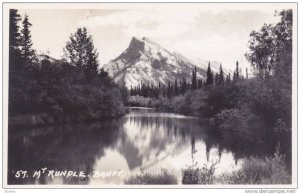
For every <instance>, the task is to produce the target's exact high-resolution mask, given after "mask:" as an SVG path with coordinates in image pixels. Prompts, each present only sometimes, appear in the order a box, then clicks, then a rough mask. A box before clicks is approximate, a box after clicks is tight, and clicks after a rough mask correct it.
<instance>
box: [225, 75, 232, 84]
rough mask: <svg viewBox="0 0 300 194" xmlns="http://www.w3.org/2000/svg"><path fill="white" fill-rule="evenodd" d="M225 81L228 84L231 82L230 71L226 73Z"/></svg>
mask: <svg viewBox="0 0 300 194" xmlns="http://www.w3.org/2000/svg"><path fill="white" fill-rule="evenodd" d="M226 83H227V84H230V83H231V77H230V73H229V74H228V75H227V78H226Z"/></svg>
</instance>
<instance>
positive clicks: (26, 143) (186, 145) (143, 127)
mask: <svg viewBox="0 0 300 194" xmlns="http://www.w3.org/2000/svg"><path fill="white" fill-rule="evenodd" d="M8 143H9V144H8V184H55V185H61V184H90V185H99V186H101V185H106V184H123V182H124V180H125V179H126V178H128V177H129V176H130V175H134V174H138V173H145V172H149V173H158V172H160V171H161V170H162V169H166V170H168V171H170V172H172V173H174V174H175V175H176V176H177V178H178V180H179V182H180V180H181V176H182V169H184V168H187V167H188V166H189V165H191V164H192V163H197V164H198V165H199V167H202V166H203V165H204V164H205V165H207V166H210V165H212V164H213V163H216V172H215V173H216V174H217V175H219V174H222V173H230V172H232V171H235V170H238V169H239V168H241V165H242V163H243V159H244V158H245V157H249V156H257V157H265V156H269V155H271V154H272V153H273V152H274V147H275V146H276V145H275V143H274V142H272V143H270V142H268V141H267V140H266V139H264V140H261V139H259V138H257V137H255V138H252V137H251V135H249V134H245V133H242V132H223V131H220V130H216V129H213V128H212V127H210V126H209V125H208V124H207V122H206V121H204V120H203V119H199V118H196V117H189V116H184V115H179V114H174V113H163V112H158V111H156V110H154V109H143V108H131V109H130V112H129V113H128V114H126V115H125V116H124V117H122V118H119V119H113V120H107V121H101V122H94V123H88V124H87V123H81V124H66V125H59V126H58V125H54V126H47V127H38V128H30V129H23V128H17V129H15V128H12V129H9V141H8ZM42 168H47V170H46V171H49V170H54V171H74V172H78V173H79V172H84V174H85V177H76V176H71V177H66V176H55V177H52V176H50V175H49V174H46V173H44V174H43V173H42V174H41V175H40V176H33V174H34V172H36V171H38V170H40V169H42ZM18 170H24V171H26V172H27V175H26V177H24V178H22V177H21V178H20V177H16V172H17V171H18ZM114 172H118V173H119V174H116V173H114ZM97 173H98V175H97V176H96V174H97ZM104 173H106V174H105V176H104ZM109 173H110V174H109ZM113 173H114V174H113ZM102 175H103V176H102Z"/></svg>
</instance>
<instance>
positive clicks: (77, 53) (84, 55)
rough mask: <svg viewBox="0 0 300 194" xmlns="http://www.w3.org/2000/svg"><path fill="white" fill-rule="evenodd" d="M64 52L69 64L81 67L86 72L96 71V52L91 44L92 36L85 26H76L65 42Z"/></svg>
mask: <svg viewBox="0 0 300 194" xmlns="http://www.w3.org/2000/svg"><path fill="white" fill-rule="evenodd" d="M65 54H66V57H67V59H68V61H69V62H70V63H71V65H74V66H77V67H79V68H83V69H84V70H86V71H88V72H96V71H97V68H98V65H99V64H98V61H97V59H98V55H99V54H98V52H97V49H95V47H94V44H93V39H92V36H90V35H88V33H87V30H86V28H78V29H77V31H76V33H75V34H72V35H71V36H70V41H68V42H67V44H66V48H65Z"/></svg>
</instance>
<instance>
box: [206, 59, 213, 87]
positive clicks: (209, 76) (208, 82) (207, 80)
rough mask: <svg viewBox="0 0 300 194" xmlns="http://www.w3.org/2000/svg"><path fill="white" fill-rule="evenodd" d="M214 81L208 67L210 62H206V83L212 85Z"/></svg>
mask: <svg viewBox="0 0 300 194" xmlns="http://www.w3.org/2000/svg"><path fill="white" fill-rule="evenodd" d="M213 83H214V78H213V73H212V71H211V69H210V62H208V67H207V72H206V85H212V84H213Z"/></svg>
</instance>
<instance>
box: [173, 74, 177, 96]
mask: <svg viewBox="0 0 300 194" xmlns="http://www.w3.org/2000/svg"><path fill="white" fill-rule="evenodd" d="M174 94H175V95H176V96H177V95H178V83H177V78H176V79H175V83H174Z"/></svg>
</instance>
